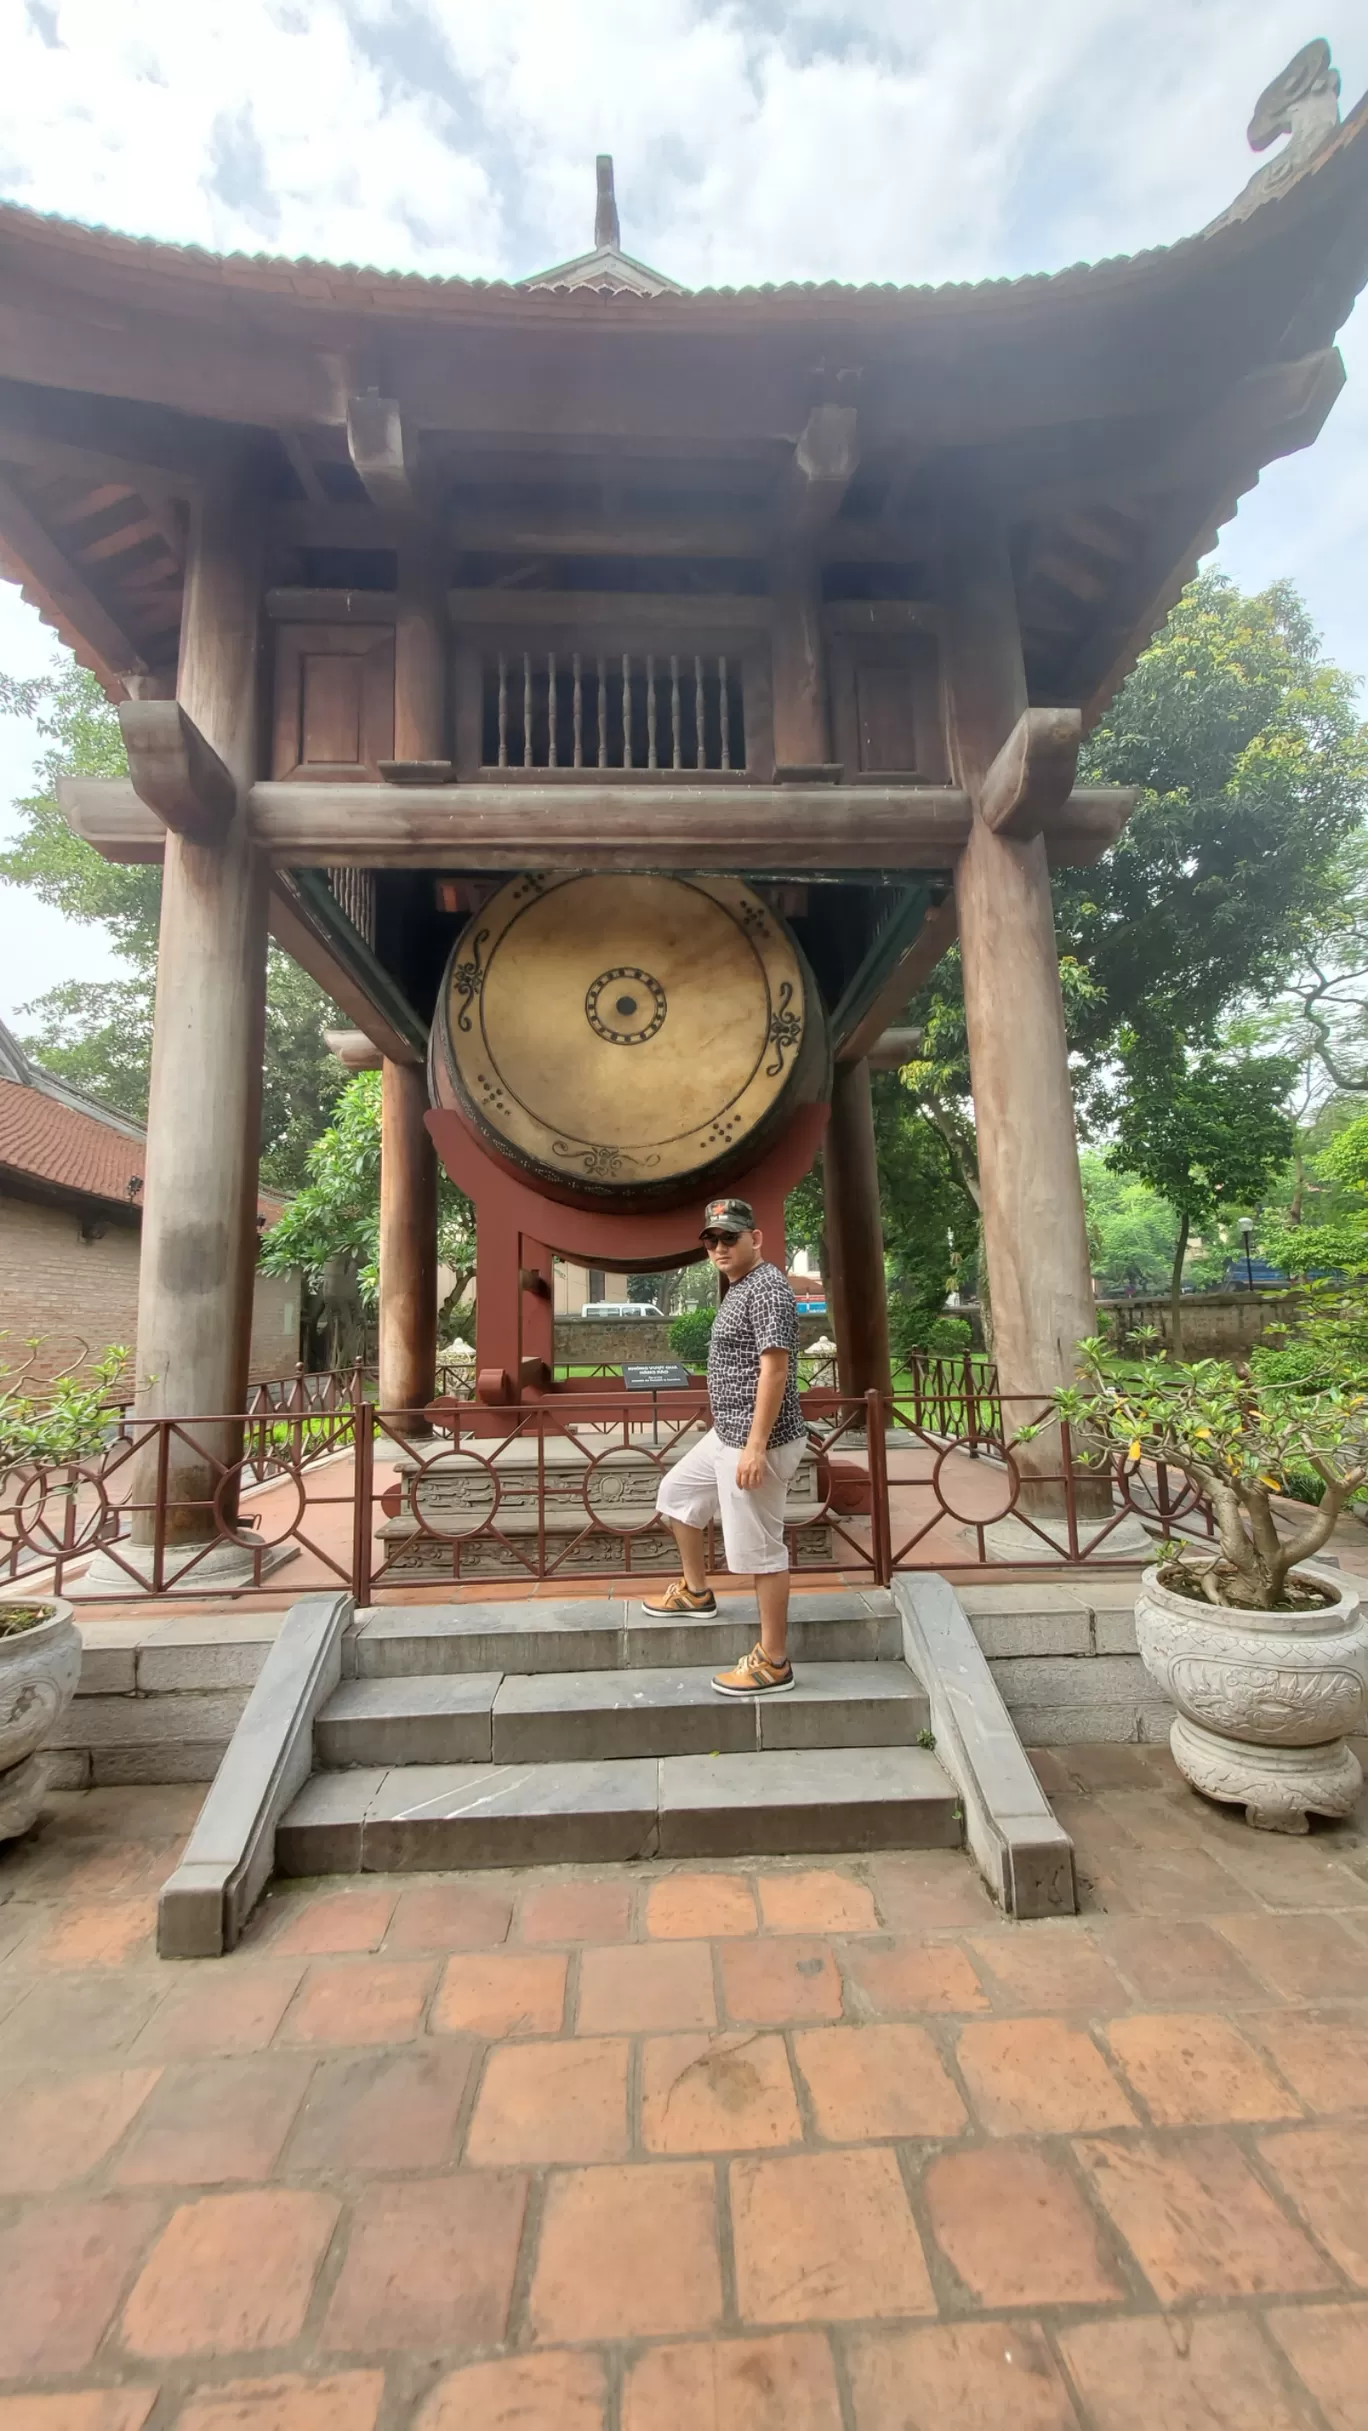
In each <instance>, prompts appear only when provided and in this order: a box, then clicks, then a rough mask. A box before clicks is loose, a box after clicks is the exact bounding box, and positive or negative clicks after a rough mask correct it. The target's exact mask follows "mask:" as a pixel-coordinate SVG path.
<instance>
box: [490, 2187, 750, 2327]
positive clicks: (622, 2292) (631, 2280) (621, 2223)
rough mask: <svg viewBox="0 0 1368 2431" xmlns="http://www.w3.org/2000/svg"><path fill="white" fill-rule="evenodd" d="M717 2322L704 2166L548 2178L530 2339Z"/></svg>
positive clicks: (713, 2229)
mask: <svg viewBox="0 0 1368 2431" xmlns="http://www.w3.org/2000/svg"><path fill="white" fill-rule="evenodd" d="M721 2314H722V2274H721V2266H720V2263H719V2260H718V2246H717V2199H716V2187H715V2181H714V2175H713V2170H712V2167H711V2165H710V2164H709V2163H708V2162H706V2161H659V2162H652V2163H651V2164H650V2165H649V2166H645V2167H636V2168H633V2167H631V2166H626V2167H622V2168H617V2169H575V2170H568V2171H566V2172H565V2173H564V2174H563V2175H559V2176H554V2177H552V2179H551V2180H550V2183H549V2185H548V2187H547V2193H546V2209H545V2212H544V2214H543V2217H542V2230H541V2247H540V2251H539V2254H538V2257H537V2267H536V2272H535V2275H534V2277H533V2281H532V2294H531V2299H530V2304H529V2319H530V2321H531V2325H532V2334H533V2337H534V2339H537V2340H546V2341H554V2340H558V2339H564V2340H571V2341H583V2340H588V2339H596V2338H599V2339H619V2338H652V2337H657V2338H664V2337H670V2336H672V2335H673V2336H679V2335H682V2334H684V2333H688V2332H695V2331H701V2330H711V2329H714V2328H715V2327H716V2326H717V2324H718V2322H719V2321H720V2319H721Z"/></svg>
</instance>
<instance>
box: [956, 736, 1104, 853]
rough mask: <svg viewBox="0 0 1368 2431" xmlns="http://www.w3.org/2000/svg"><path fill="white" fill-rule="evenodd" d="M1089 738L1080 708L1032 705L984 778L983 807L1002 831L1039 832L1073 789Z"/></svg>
mask: <svg viewBox="0 0 1368 2431" xmlns="http://www.w3.org/2000/svg"><path fill="white" fill-rule="evenodd" d="M1082 741H1083V719H1082V716H1081V714H1080V712H1079V711H1078V710H1077V709H1028V710H1027V711H1026V712H1025V714H1024V715H1023V716H1022V717H1019V718H1018V719H1017V722H1016V724H1015V726H1014V727H1013V728H1012V731H1011V733H1010V734H1009V735H1008V737H1007V740H1006V742H1005V743H1004V744H1003V746H1002V749H1001V750H1000V751H999V753H998V755H997V758H996V759H995V760H994V762H993V764H992V767H991V768H990V769H989V771H988V774H987V775H986V777H985V778H984V780H983V788H982V792H981V793H980V796H979V810H980V812H981V814H982V816H983V818H984V819H985V820H986V821H987V823H988V825H989V826H990V827H993V828H996V829H997V831H998V833H999V834H1000V835H1010V836H1022V837H1025V836H1035V835H1038V834H1039V833H1040V830H1041V828H1042V826H1043V825H1044V823H1045V821H1046V819H1047V818H1048V817H1049V816H1050V814H1051V813H1052V812H1054V811H1057V810H1060V809H1062V808H1063V805H1064V804H1065V802H1067V800H1068V798H1069V795H1070V794H1071V793H1072V791H1073V781H1074V772H1075V770H1076V769H1077V766H1078V754H1079V749H1080V747H1081V745H1082Z"/></svg>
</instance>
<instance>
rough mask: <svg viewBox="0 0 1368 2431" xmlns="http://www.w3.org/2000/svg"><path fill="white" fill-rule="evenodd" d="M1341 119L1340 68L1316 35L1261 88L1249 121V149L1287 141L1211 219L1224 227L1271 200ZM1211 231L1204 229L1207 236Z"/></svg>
mask: <svg viewBox="0 0 1368 2431" xmlns="http://www.w3.org/2000/svg"><path fill="white" fill-rule="evenodd" d="M1339 123H1340V77H1339V69H1338V68H1336V67H1332V66H1331V64H1330V45H1329V43H1328V42H1325V41H1323V40H1321V38H1320V37H1319V36H1317V38H1316V40H1315V41H1314V42H1308V43H1305V44H1304V45H1303V47H1302V48H1301V50H1299V51H1298V53H1297V55H1296V58H1295V59H1289V61H1288V63H1287V65H1286V67H1285V68H1284V69H1283V71H1282V74H1281V75H1280V76H1275V77H1274V79H1273V82H1272V83H1271V84H1270V85H1267V86H1266V87H1265V88H1264V91H1263V92H1262V93H1261V94H1260V95H1259V98H1258V101H1257V103H1256V105H1255V109H1254V115H1253V117H1252V118H1251V119H1250V122H1249V148H1250V150H1251V152H1266V151H1267V150H1268V147H1269V145H1270V144H1273V143H1276V142H1277V140H1278V137H1279V136H1280V135H1285V136H1286V137H1287V142H1286V144H1285V145H1284V146H1283V149H1282V151H1281V152H1279V153H1278V155H1277V157H1276V159H1274V160H1270V161H1268V162H1266V163H1265V165H1264V167H1263V168H1262V169H1256V170H1255V172H1254V175H1253V176H1252V177H1251V179H1250V181H1249V183H1248V185H1247V186H1246V187H1245V189H1244V192H1243V193H1242V194H1240V195H1238V196H1237V197H1236V199H1235V201H1234V202H1233V203H1232V204H1231V205H1230V208H1229V210H1228V211H1223V212H1222V213H1221V215H1220V217H1219V218H1218V219H1214V220H1213V221H1212V222H1211V228H1223V227H1225V226H1226V225H1227V223H1228V222H1229V221H1231V220H1239V219H1247V218H1248V216H1249V214H1250V212H1251V211H1257V210H1258V208H1259V206H1260V204H1261V203H1266V202H1269V201H1271V200H1272V197H1273V196H1274V195H1275V194H1280V193H1281V192H1282V190H1283V188H1284V187H1285V186H1289V185H1290V184H1291V183H1292V180H1293V179H1294V178H1295V177H1299V176H1300V175H1301V172H1302V170H1303V169H1304V168H1306V167H1307V165H1308V163H1309V162H1310V161H1312V160H1314V159H1315V157H1316V154H1317V153H1318V152H1319V151H1321V149H1322V148H1323V146H1324V145H1325V144H1327V143H1328V142H1329V140H1330V138H1331V136H1332V135H1334V133H1335V132H1336V130H1337V128H1338V126H1339ZM1210 233H1211V229H1208V230H1207V234H1208V235H1209V234H1210Z"/></svg>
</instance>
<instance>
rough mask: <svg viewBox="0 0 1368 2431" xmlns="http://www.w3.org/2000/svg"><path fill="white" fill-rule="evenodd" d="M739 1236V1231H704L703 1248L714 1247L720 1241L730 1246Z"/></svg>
mask: <svg viewBox="0 0 1368 2431" xmlns="http://www.w3.org/2000/svg"><path fill="white" fill-rule="evenodd" d="M740 1238H741V1235H740V1233H739V1232H705V1233H704V1235H703V1246H704V1248H705V1249H716V1248H717V1246H718V1244H719V1243H720V1242H726V1243H727V1244H728V1246H729V1247H730V1246H732V1245H734V1244H735V1243H736V1242H737V1241H739V1240H740Z"/></svg>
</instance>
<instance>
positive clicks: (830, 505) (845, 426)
mask: <svg viewBox="0 0 1368 2431" xmlns="http://www.w3.org/2000/svg"><path fill="white" fill-rule="evenodd" d="M859 462H860V431H859V414H858V411H857V409H856V408H855V406H853V405H814V406H813V409H812V411H811V413H810V414H809V415H808V418H807V421H806V422H805V423H804V425H803V430H802V434H801V436H800V438H799V441H798V444H797V446H796V447H795V449H794V451H793V460H792V464H791V466H790V469H789V477H788V480H787V482H786V484H785V489H784V496H783V505H782V510H781V513H782V521H783V525H784V529H785V532H786V534H787V535H788V536H790V537H792V535H793V534H795V533H813V532H817V531H820V529H821V528H822V526H823V525H824V524H828V523H830V522H831V520H832V518H833V516H834V515H835V514H836V512H837V510H838V508H839V506H840V504H841V500H842V499H843V498H844V496H845V494H846V491H847V490H848V489H849V487H850V484H851V482H852V481H853V480H854V478H855V474H856V471H857V469H858V467H859Z"/></svg>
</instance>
